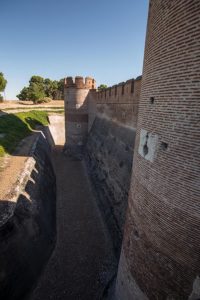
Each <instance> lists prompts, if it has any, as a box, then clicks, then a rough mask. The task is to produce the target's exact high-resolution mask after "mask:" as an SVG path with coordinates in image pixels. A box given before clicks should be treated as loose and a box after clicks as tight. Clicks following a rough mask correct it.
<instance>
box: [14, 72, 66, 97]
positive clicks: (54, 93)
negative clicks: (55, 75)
mask: <svg viewBox="0 0 200 300" xmlns="http://www.w3.org/2000/svg"><path fill="white" fill-rule="evenodd" d="M38 97H41V98H38ZM44 97H47V98H51V99H64V79H61V80H60V81H57V80H51V79H49V78H46V79H44V78H43V77H41V76H37V75H34V76H32V77H31V79H30V80H29V86H28V87H24V88H23V89H22V90H21V92H20V93H19V95H17V98H19V99H20V100H32V101H34V102H38V100H41V99H43V98H44Z"/></svg>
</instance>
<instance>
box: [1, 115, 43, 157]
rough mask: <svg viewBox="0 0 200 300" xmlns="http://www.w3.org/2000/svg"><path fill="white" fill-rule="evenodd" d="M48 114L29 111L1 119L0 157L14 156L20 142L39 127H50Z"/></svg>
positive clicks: (4, 116)
mask: <svg viewBox="0 0 200 300" xmlns="http://www.w3.org/2000/svg"><path fill="white" fill-rule="evenodd" d="M47 116H48V114H47V112H45V111H34V110H33V111H29V112H19V113H16V114H6V115H3V116H1V117H0V134H2V133H3V134H5V136H4V137H3V138H0V156H1V157H2V156H4V155H5V154H12V152H13V151H14V150H15V148H16V147H17V145H18V144H19V142H20V141H21V140H22V139H23V138H25V137H26V136H28V135H29V134H31V132H32V130H33V129H35V128H36V126H37V125H48V119H47Z"/></svg>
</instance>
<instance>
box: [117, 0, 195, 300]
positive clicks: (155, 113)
mask: <svg viewBox="0 0 200 300" xmlns="http://www.w3.org/2000/svg"><path fill="white" fill-rule="evenodd" d="M199 276H200V1H199V0H192V1H191V0H179V1H176V0H174V1H173V0H151V1H150V6H149V17H148V26H147V37H146V47H145V56H144V68H143V77H142V91H141V99H140V103H139V115H138V123H137V135H136V146H135V154H134V162H133V171H132V182H131V187H130V193H129V203H128V214H127V219H126V225H125V232H124V240H123V249H122V253H121V259H120V265H119V272H118V279H117V289H116V290H117V296H118V299H121V300H122V299H126V300H129V299H140V300H141V299H152V300H155V299H159V300H160V299H177V300H178V299H181V300H182V299H183V300H184V299H190V300H194V299H199V298H200V279H199Z"/></svg>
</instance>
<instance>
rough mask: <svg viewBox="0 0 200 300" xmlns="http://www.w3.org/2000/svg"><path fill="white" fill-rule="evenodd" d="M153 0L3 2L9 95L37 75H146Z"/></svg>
mask: <svg viewBox="0 0 200 300" xmlns="http://www.w3.org/2000/svg"><path fill="white" fill-rule="evenodd" d="M147 10H148V0H71V1H68V0H0V22H1V28H2V30H1V47H0V72H3V73H4V75H5V77H6V79H7V80H8V85H7V88H6V98H7V99H15V98H16V94H17V93H19V91H20V90H21V89H22V88H23V87H24V86H25V85H27V84H28V81H29V79H30V77H31V76H32V75H40V76H43V77H45V78H47V77H48V78H51V79H60V78H63V77H66V76H75V75H81V76H87V75H88V76H93V77H94V78H95V79H96V81H97V84H98V85H99V84H101V83H103V84H107V85H113V84H115V83H118V82H120V81H125V80H127V79H129V78H132V77H136V76H138V75H140V74H141V73H142V64H143V55H144V41H145V34H146V23H147Z"/></svg>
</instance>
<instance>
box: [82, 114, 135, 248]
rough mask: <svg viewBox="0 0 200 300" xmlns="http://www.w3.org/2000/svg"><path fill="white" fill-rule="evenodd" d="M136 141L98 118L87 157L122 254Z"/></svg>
mask: <svg viewBox="0 0 200 300" xmlns="http://www.w3.org/2000/svg"><path fill="white" fill-rule="evenodd" d="M134 138H135V131H134V130H133V129H131V128H129V127H125V126H123V125H122V124H119V123H115V122H112V121H109V120H108V119H105V118H101V117H97V118H96V119H95V121H94V124H93V127H92V129H91V131H90V134H89V137H88V142H87V147H86V154H85V157H86V162H87V166H88V170H89V173H90V176H91V180H92V182H93V185H94V189H95V191H96V197H97V200H98V202H99V206H100V208H101V210H102V211H103V213H104V217H105V220H106V222H107V224H108V227H109V229H110V231H111V235H112V238H113V242H114V245H115V249H116V251H117V252H118V253H119V251H120V245H121V240H122V233H123V225H124V221H125V213H126V207H127V198H128V191H129V184H130V175H131V168H132V157H133V147H134Z"/></svg>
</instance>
